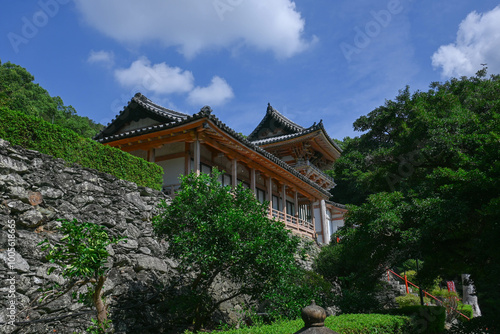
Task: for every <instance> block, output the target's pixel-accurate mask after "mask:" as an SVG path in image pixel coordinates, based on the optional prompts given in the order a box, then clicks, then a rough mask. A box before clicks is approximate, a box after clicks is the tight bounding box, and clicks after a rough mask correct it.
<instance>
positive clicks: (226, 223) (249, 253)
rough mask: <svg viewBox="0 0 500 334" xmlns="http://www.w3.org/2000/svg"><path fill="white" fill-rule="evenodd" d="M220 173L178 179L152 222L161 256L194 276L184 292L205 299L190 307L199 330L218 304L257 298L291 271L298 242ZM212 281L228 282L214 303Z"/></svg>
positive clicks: (254, 199) (241, 186) (240, 188)
mask: <svg viewBox="0 0 500 334" xmlns="http://www.w3.org/2000/svg"><path fill="white" fill-rule="evenodd" d="M219 175H220V173H219V172H218V171H217V170H216V169H214V171H213V173H212V175H208V174H201V175H199V176H197V175H196V174H193V173H191V174H189V175H187V176H183V177H181V182H182V183H181V189H180V191H179V193H178V194H177V195H176V197H175V198H174V199H173V201H172V203H171V204H167V203H165V202H163V204H162V205H161V209H162V212H161V214H160V215H159V216H157V217H156V218H155V219H154V222H153V225H154V228H155V232H156V233H157V234H158V235H159V236H161V237H163V238H165V240H166V241H167V242H168V248H167V251H166V255H167V256H170V257H173V258H175V259H178V261H179V269H180V270H181V271H183V272H191V273H194V276H193V278H192V279H190V283H189V289H190V291H191V293H192V294H194V295H197V296H204V298H200V299H199V301H198V302H197V303H196V305H195V309H196V314H195V318H196V319H195V321H196V323H197V326H198V328H199V326H201V323H203V322H204V321H205V320H207V319H208V317H209V316H210V314H211V313H213V312H214V311H215V309H216V307H217V306H218V305H220V304H221V303H222V302H224V301H226V300H229V299H232V298H234V297H236V296H239V295H242V294H246V295H249V296H254V297H255V296H258V295H259V294H260V293H261V291H262V290H263V289H264V288H265V287H270V286H274V285H275V284H277V283H278V282H279V280H280V278H281V277H284V276H286V275H287V272H289V270H290V269H291V268H295V266H296V265H295V258H294V255H295V254H296V253H297V249H298V243H299V240H298V238H297V237H294V236H292V235H291V233H290V232H289V231H287V230H286V229H285V227H284V225H283V223H280V222H277V221H273V220H270V219H268V217H267V208H268V206H267V204H261V203H260V202H259V201H257V199H256V198H255V197H254V195H253V194H252V192H251V191H250V190H249V189H246V188H244V187H243V185H241V184H239V185H238V186H236V187H234V188H231V187H230V186H226V187H223V186H222V185H221V184H220V183H219V181H218V177H219ZM217 277H221V278H223V279H224V280H225V281H226V282H231V283H232V288H229V291H228V292H227V293H226V297H224V298H222V299H217V298H216V297H215V292H216V291H215V290H214V287H213V283H214V281H215V280H216V278H217Z"/></svg>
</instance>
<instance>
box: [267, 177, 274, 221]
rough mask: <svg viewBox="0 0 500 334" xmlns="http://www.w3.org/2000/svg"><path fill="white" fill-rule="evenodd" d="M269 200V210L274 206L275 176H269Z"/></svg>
mask: <svg viewBox="0 0 500 334" xmlns="http://www.w3.org/2000/svg"><path fill="white" fill-rule="evenodd" d="M267 200H268V201H269V212H271V209H272V208H273V178H272V177H270V176H269V177H268V178H267Z"/></svg>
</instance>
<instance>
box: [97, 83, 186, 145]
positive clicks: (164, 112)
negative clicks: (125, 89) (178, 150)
mask: <svg viewBox="0 0 500 334" xmlns="http://www.w3.org/2000/svg"><path fill="white" fill-rule="evenodd" d="M137 106H141V107H142V108H143V109H144V110H146V114H147V113H148V112H149V113H150V115H149V116H150V117H151V118H154V119H155V120H156V121H157V122H158V123H160V124H163V123H171V122H177V121H181V120H184V119H187V118H188V117H189V115H188V114H184V113H181V112H178V111H174V110H171V109H168V108H165V107H162V106H160V105H158V104H156V103H154V102H153V101H151V100H150V99H148V98H147V97H146V96H144V95H142V94H141V93H137V94H135V95H134V97H132V99H131V100H130V101H129V102H128V105H127V106H126V107H125V108H123V109H122V110H121V111H120V113H119V114H118V115H117V116H116V117H115V118H114V119H113V120H112V121H111V122H109V123H108V124H107V126H106V127H105V128H104V129H103V130H102V131H101V132H99V133H98V134H97V135H95V136H94V139H95V140H98V141H101V142H102V140H103V138H107V137H113V136H106V133H108V132H113V131H116V129H117V128H120V127H121V126H122V125H123V124H124V123H125V122H126V121H127V119H129V118H131V117H132V118H133V111H134V108H136V107H137ZM146 116H147V115H146ZM139 130H141V129H137V130H134V131H139ZM134 131H132V132H134Z"/></svg>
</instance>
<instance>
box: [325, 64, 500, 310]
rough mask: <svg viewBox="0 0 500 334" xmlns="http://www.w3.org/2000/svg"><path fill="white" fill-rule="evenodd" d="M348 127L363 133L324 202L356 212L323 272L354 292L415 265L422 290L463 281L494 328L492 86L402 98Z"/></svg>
mask: <svg viewBox="0 0 500 334" xmlns="http://www.w3.org/2000/svg"><path fill="white" fill-rule="evenodd" d="M354 126H355V129H356V130H359V131H364V132H365V133H364V134H363V135H361V136H360V137H356V138H354V139H348V140H346V142H345V143H344V144H345V148H344V155H343V157H341V158H340V159H339V160H338V163H337V165H336V166H335V177H336V181H337V183H339V185H341V184H343V186H340V187H337V188H336V190H337V192H335V193H334V194H335V196H336V198H337V200H340V198H344V199H345V201H347V202H348V203H349V201H348V199H349V198H352V199H353V200H352V201H351V202H350V203H353V204H357V205H352V206H350V207H349V215H348V217H347V220H346V225H347V226H348V227H350V228H346V229H344V230H343V231H341V232H340V233H339V236H340V237H341V239H342V241H341V243H342V247H341V248H337V249H336V250H335V251H334V252H335V253H336V258H337V260H336V261H337V262H336V263H333V264H332V268H339V270H340V269H342V268H340V267H341V265H344V264H345V265H346V266H347V268H344V269H343V270H344V272H342V273H341V276H343V277H350V278H351V279H352V280H353V282H354V281H355V282H356V283H355V284H357V285H360V284H365V283H366V282H375V281H374V280H370V278H375V277H381V274H382V273H383V271H384V270H385V268H387V267H393V266H396V265H397V264H399V263H402V262H403V261H404V260H407V259H417V258H419V259H421V260H423V261H424V263H425V265H424V266H423V269H422V268H421V270H420V272H419V273H418V275H417V278H418V279H419V280H421V282H422V283H428V284H431V282H432V280H433V279H434V278H436V277H437V276H441V277H443V278H445V277H455V276H456V275H459V274H461V273H470V274H471V278H472V280H473V282H474V283H475V285H476V288H477V293H478V296H479V302H480V305H481V309H482V311H483V316H484V317H485V318H486V319H490V320H494V319H495V317H496V316H497V315H498V314H500V308H499V307H500V304H499V303H498V300H500V284H499V281H498V277H499V275H500V243H499V242H498V239H499V237H500V224H499V222H500V193H499V191H498V189H500V159H499V158H500V150H499V143H500V76H498V75H494V76H491V77H490V78H486V76H485V70H482V71H480V72H478V74H477V75H476V76H475V77H471V78H466V77H462V78H460V79H451V80H450V81H447V82H445V83H433V84H432V85H431V89H430V90H429V91H427V92H420V91H417V92H415V93H414V94H410V91H409V89H408V88H406V89H405V90H403V91H401V92H400V94H399V95H398V96H397V97H396V99H395V101H387V102H386V103H385V105H384V106H381V107H379V108H377V109H375V110H374V111H372V112H371V113H369V114H368V115H367V116H363V117H360V118H359V119H358V120H357V121H356V122H355V123H354ZM352 194H356V196H352V197H351V195H352ZM331 247H332V248H334V247H336V246H331ZM329 251H331V250H329ZM330 259H334V258H333V257H330ZM334 260H335V259H334ZM332 271H333V269H332ZM367 273H368V274H367ZM353 284H354V283H353ZM417 284H419V282H417Z"/></svg>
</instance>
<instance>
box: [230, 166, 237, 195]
mask: <svg viewBox="0 0 500 334" xmlns="http://www.w3.org/2000/svg"><path fill="white" fill-rule="evenodd" d="M231 174H232V181H231V183H232V187H233V189H235V188H236V186H237V185H238V160H236V159H233V160H232V162H231Z"/></svg>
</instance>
